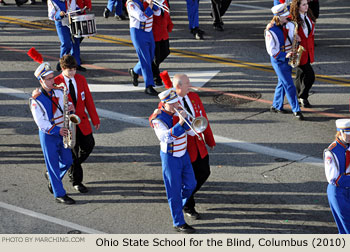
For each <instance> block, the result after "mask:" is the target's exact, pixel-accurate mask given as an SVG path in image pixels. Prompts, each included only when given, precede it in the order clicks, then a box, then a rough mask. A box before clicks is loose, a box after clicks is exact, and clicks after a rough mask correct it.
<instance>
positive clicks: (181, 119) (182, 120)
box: [179, 110, 187, 125]
mask: <svg viewBox="0 0 350 252" xmlns="http://www.w3.org/2000/svg"><path fill="white" fill-rule="evenodd" d="M179 112H180V115H182V116H179V123H180V125H184V123H185V120H184V118H186V117H187V114H186V112H185V111H184V110H180V111H179Z"/></svg>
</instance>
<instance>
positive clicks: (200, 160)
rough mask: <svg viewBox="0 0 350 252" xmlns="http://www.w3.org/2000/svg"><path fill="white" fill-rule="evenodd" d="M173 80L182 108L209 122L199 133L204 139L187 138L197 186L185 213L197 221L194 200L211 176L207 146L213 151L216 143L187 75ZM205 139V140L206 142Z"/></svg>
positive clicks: (157, 110)
mask: <svg viewBox="0 0 350 252" xmlns="http://www.w3.org/2000/svg"><path fill="white" fill-rule="evenodd" d="M173 80H174V81H173V84H174V87H175V92H176V94H177V95H178V97H179V102H180V104H181V105H182V107H183V108H185V109H186V110H187V111H188V112H189V113H191V114H192V115H193V116H194V117H199V116H203V117H205V118H206V119H207V121H208V126H207V128H206V129H205V130H204V131H203V133H199V135H200V136H201V137H202V139H199V138H198V137H197V136H192V135H188V136H187V151H188V154H189V155H190V159H191V163H192V167H193V171H194V175H195V178H196V181H197V186H196V188H195V190H194V191H193V193H192V195H191V197H190V198H189V199H188V200H187V202H186V204H185V206H184V208H183V211H184V213H185V215H187V216H188V217H190V218H192V219H195V220H197V219H200V218H201V217H200V214H199V213H198V212H197V211H196V209H195V204H196V203H195V200H194V195H195V193H196V192H197V191H198V190H199V189H200V188H201V187H202V185H203V184H204V183H205V181H207V179H208V178H209V176H210V165H209V153H208V150H207V148H206V145H208V146H209V148H210V149H212V150H213V149H214V147H215V145H216V143H215V139H214V135H213V132H212V130H211V128H210V125H209V120H208V117H207V114H206V112H205V109H204V106H203V103H202V101H201V99H200V98H199V96H198V95H197V94H196V93H194V92H190V87H191V83H190V80H189V78H188V76H187V75H186V74H176V75H175V76H174V78H173ZM162 106H163V103H162V102H160V103H159V104H158V109H156V110H155V111H154V112H153V114H152V115H151V116H150V117H149V121H150V122H151V121H152V120H153V119H154V118H155V117H156V116H157V115H158V114H159V113H160V109H161V108H162ZM173 119H174V120H173V123H174V124H175V123H177V122H178V120H179V117H178V116H174V117H173ZM203 136H204V138H203ZM203 139H205V141H204V140H203Z"/></svg>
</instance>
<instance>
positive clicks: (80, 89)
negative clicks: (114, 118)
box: [55, 74, 100, 136]
mask: <svg viewBox="0 0 350 252" xmlns="http://www.w3.org/2000/svg"><path fill="white" fill-rule="evenodd" d="M74 79H75V81H76V83H77V105H76V108H75V114H76V115H77V116H79V117H80V120H81V123H80V124H78V127H79V129H80V130H81V132H82V133H83V135H85V136H86V135H89V134H91V133H92V128H91V124H90V121H89V117H88V115H87V114H86V112H85V108H86V110H87V111H88V113H89V116H90V118H91V121H92V124H93V125H96V124H100V118H99V117H98V114H97V112H96V107H95V104H94V100H93V99H92V96H91V93H90V89H89V86H88V84H87V82H86V79H85V77H84V76H82V75H80V74H75V76H74ZM62 82H63V83H65V81H64V77H63V75H62V74H60V75H59V76H56V77H55V83H56V84H60V83H62ZM65 84H66V86H67V83H65ZM68 99H69V101H70V102H72V98H71V97H70V95H69V94H68Z"/></svg>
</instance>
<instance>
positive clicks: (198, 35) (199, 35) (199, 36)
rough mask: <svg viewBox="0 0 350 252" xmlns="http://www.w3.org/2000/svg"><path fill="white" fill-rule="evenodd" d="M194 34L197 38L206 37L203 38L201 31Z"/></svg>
mask: <svg viewBox="0 0 350 252" xmlns="http://www.w3.org/2000/svg"><path fill="white" fill-rule="evenodd" d="M193 36H194V38H195V39H196V40H203V39H204V38H203V35H202V34H200V33H199V32H197V33H195V34H193Z"/></svg>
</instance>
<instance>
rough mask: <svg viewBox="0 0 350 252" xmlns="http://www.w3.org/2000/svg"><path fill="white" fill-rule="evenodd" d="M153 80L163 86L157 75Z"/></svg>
mask: <svg viewBox="0 0 350 252" xmlns="http://www.w3.org/2000/svg"><path fill="white" fill-rule="evenodd" d="M153 80H154V83H155V84H156V86H163V82H162V79H161V78H160V77H159V76H158V77H155V78H154V79H153Z"/></svg>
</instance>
